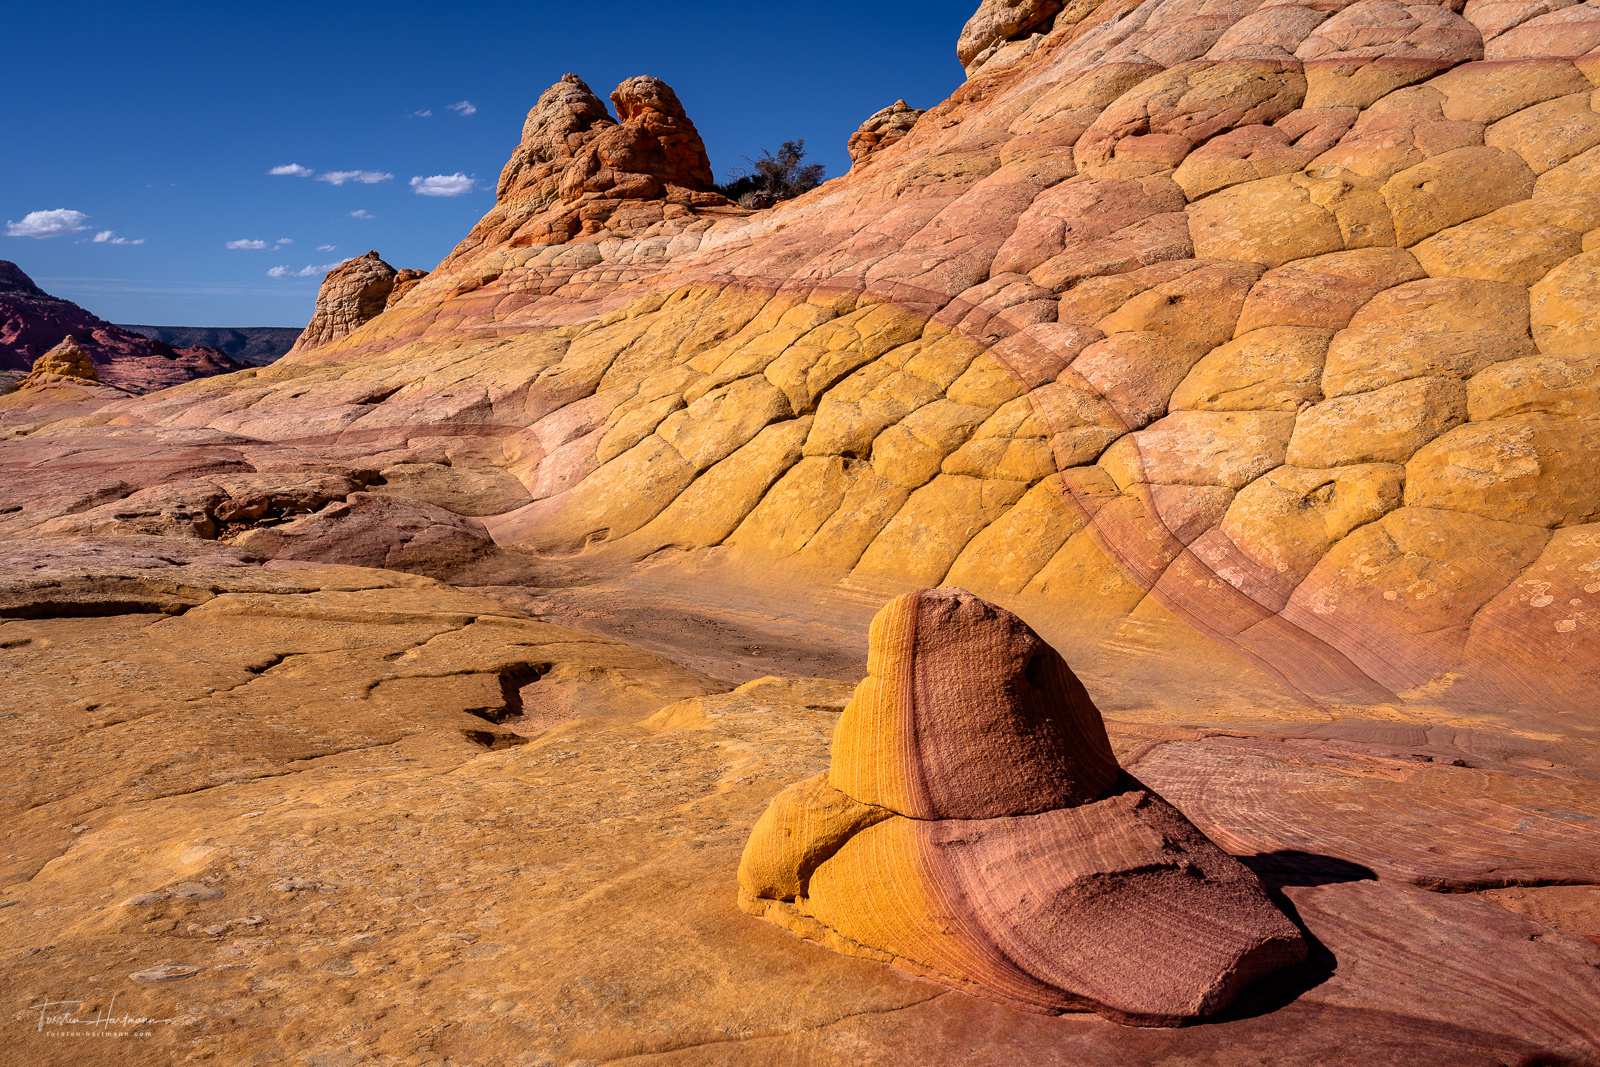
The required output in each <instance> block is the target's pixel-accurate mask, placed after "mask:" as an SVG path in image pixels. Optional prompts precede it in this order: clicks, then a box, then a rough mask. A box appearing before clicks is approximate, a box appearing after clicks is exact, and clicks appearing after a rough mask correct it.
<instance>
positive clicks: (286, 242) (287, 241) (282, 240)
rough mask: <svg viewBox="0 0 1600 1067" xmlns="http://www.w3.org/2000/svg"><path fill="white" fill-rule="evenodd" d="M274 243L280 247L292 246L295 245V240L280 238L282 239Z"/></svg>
mask: <svg viewBox="0 0 1600 1067" xmlns="http://www.w3.org/2000/svg"><path fill="white" fill-rule="evenodd" d="M272 243H273V244H275V245H279V246H282V245H292V244H294V240H293V238H289V237H280V238H278V239H277V240H276V241H274V242H272Z"/></svg>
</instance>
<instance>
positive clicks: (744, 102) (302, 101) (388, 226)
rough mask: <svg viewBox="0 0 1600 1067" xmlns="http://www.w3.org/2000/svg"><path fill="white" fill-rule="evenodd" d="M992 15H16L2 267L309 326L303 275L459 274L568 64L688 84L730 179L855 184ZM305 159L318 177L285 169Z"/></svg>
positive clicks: (655, 11)
mask: <svg viewBox="0 0 1600 1067" xmlns="http://www.w3.org/2000/svg"><path fill="white" fill-rule="evenodd" d="M976 7H977V0H915V2H913V0H869V2H859V0H858V2H854V3H850V2H838V0H813V2H811V3H807V4H782V5H774V4H765V3H756V2H745V3H723V2H682V3H677V4H667V3H660V2H654V3H643V2H631V0H613V2H611V3H608V4H604V5H594V6H592V7H589V6H584V5H579V4H572V3H563V4H551V3H539V2H522V3H514V4H513V3H479V4H472V5H467V4H447V3H439V2H431V3H423V2H412V0H386V2H384V3H369V2H365V0H361V2H344V0H323V2H320V3H303V2H278V3H268V4H260V5H244V4H226V3H225V4H216V3H207V4H200V3H137V2H123V3H73V2H71V0H57V2H55V3H51V4H34V5H26V6H25V5H22V4H15V5H10V7H9V9H8V12H7V16H6V24H7V26H6V36H7V38H8V39H9V44H10V47H8V48H7V57H6V63H5V64H4V65H3V67H0V92H3V93H4V97H3V98H4V99H5V100H7V101H8V107H7V116H6V122H5V130H6V137H5V153H4V155H5V164H4V166H3V167H0V222H4V223H5V224H6V227H5V230H4V231H3V235H0V259H9V260H13V261H15V262H16V263H17V264H18V265H19V266H21V267H22V269H23V270H24V271H26V272H27V273H28V274H30V275H32V276H33V278H34V279H35V280H36V281H38V282H39V284H40V285H41V286H42V287H43V288H45V289H46V290H48V291H50V292H52V293H55V294H57V295H58V296H63V297H66V298H67V299H69V300H74V301H76V302H78V303H79V304H82V305H83V306H84V307H86V308H88V309H89V310H90V311H92V312H94V313H95V314H97V315H100V316H101V317H103V318H106V319H110V320H111V321H113V322H135V323H150V324H154V325H174V326H299V325H302V324H304V323H305V322H306V320H307V319H309V318H310V315H311V308H312V303H313V301H314V300H315V297H316V290H317V284H318V283H319V282H320V280H321V270H317V269H313V270H311V271H309V272H307V271H306V268H322V269H326V266H327V265H328V264H331V263H337V262H338V261H340V260H341V259H344V258H346V257H349V256H354V255H360V254H362V253H363V252H366V251H367V250H368V249H369V248H372V249H377V250H378V252H379V253H380V254H381V255H382V256H383V257H384V258H385V259H386V260H388V261H389V262H390V263H392V264H394V265H395V266H396V267H421V268H431V267H433V266H434V265H435V264H436V263H438V261H439V260H440V259H442V258H443V257H444V256H445V254H446V253H448V252H449V250H450V249H451V247H453V246H454V245H455V243H456V242H457V241H458V240H460V239H461V238H462V237H463V236H465V235H466V233H467V231H468V230H469V229H470V228H471V226H472V224H473V223H474V222H475V221H477V219H478V218H479V217H480V216H481V215H482V214H483V213H484V212H485V211H487V210H488V208H489V207H490V206H491V205H492V204H493V202H494V186H495V180H496V179H497V177H498V176H499V172H500V167H501V166H502V165H503V164H504V163H505V161H506V158H507V157H508V156H509V155H510V152H511V149H512V148H513V147H514V146H515V145H516V142H517V139H518V137H519V135H520V133H521V128H522V121H523V118H524V116H525V115H526V114H527V111H528V109H529V108H530V107H532V106H533V104H534V102H535V101H536V100H537V99H538V96H539V94H540V93H541V92H542V91H543V90H544V89H545V88H546V87H548V86H549V85H550V84H551V83H552V82H554V81H556V80H557V79H559V78H560V77H561V75H562V74H564V73H566V72H567V71H569V70H570V71H573V72H574V73H576V74H578V75H579V76H580V77H582V78H583V79H584V80H585V81H587V82H588V83H589V84H590V86H591V87H593V88H594V90H595V92H597V93H598V94H599V95H601V96H602V97H605V96H607V95H608V94H609V93H610V91H611V89H612V88H614V87H615V86H616V85H617V83H618V82H620V81H622V80H623V79H624V78H627V77H631V76H633V75H635V74H653V75H655V76H657V77H659V78H662V79H664V80H665V81H667V82H668V83H669V84H670V85H672V86H673V88H674V89H676V90H677V93H678V96H679V98H680V99H681V100H682V101H683V102H684V106H685V107H686V108H687V109H688V112H689V116H690V118H692V119H693V120H694V122H695V124H696V125H697V126H698V127H699V129H700V132H701V134H702V136H703V137H704V138H705V141H706V147H707V150H708V152H709V154H710V156H711V164H712V168H713V169H714V170H715V171H716V174H717V177H718V179H719V180H722V179H724V178H726V176H727V175H728V173H729V172H730V171H731V170H733V169H734V168H736V167H738V166H740V165H741V164H742V162H743V160H742V157H744V156H755V155H758V154H759V153H760V151H761V150H762V149H763V148H770V149H776V148H777V147H778V146H779V144H780V143H781V142H783V141H785V140H790V139H794V138H801V137H803V138H805V140H806V147H807V149H808V150H809V151H810V153H811V156H812V158H814V159H818V160H820V161H821V162H823V163H825V164H826V165H827V167H828V173H829V175H831V176H837V175H840V174H843V173H844V172H845V171H846V170H847V169H848V167H849V157H848V156H847V155H846V154H845V141H846V139H847V138H848V137H849V135H850V133H851V132H852V131H853V130H854V129H855V127H856V126H857V125H858V124H859V123H860V122H861V120H862V119H864V118H866V117H867V116H868V115H869V114H871V113H872V112H873V111H876V110H877V109H878V108H880V107H883V106H885V105H888V104H891V103H893V102H894V101H895V100H896V99H897V98H904V99H906V100H907V101H908V102H910V103H911V104H912V105H914V106H916V107H923V108H926V107H931V106H932V105H933V104H934V103H936V102H938V101H939V100H942V99H944V98H945V97H946V96H948V95H949V94H950V93H951V92H952V91H953V90H954V89H955V88H956V87H957V86H958V85H960V83H961V80H962V73H961V67H960V65H959V64H958V63H957V61H956V58H955V42H956V37H957V35H958V33H959V32H960V30H961V26H962V24H963V23H964V22H965V21H966V19H967V18H968V17H969V16H970V15H971V14H972V12H973V10H975V9H976ZM452 105H457V106H455V107H452ZM426 112H431V114H424V113H426ZM290 165H295V166H298V167H299V168H302V169H304V170H306V171H309V172H310V173H309V174H307V175H303V176H294V175H276V176H275V175H273V174H270V173H269V171H271V170H272V169H274V168H284V167H288V166H290ZM340 172H360V173H357V174H354V175H349V176H347V177H345V179H344V180H343V181H342V182H340V181H338V177H337V176H338V175H339V173H340ZM380 175H388V176H389V177H384V178H382V179H381V180H377V179H378V176H380ZM453 176H459V177H453ZM363 178H365V179H368V180H363ZM428 178H438V179H439V180H437V181H435V182H433V183H432V185H431V186H430V188H431V189H432V191H434V192H442V193H449V192H456V191H458V190H459V189H461V188H463V187H465V186H467V185H468V184H469V183H470V186H471V190H470V191H468V192H465V193H461V194H460V195H421V194H419V193H418V192H417V190H416V189H415V188H414V187H413V179H428ZM36 212H43V213H46V214H34V213H36ZM30 216H32V217H31V218H30ZM52 232H53V233H56V234H57V235H56V236H42V237H33V236H25V235H23V236H15V235H14V234H28V233H52ZM230 242H234V243H239V242H245V243H246V244H244V245H242V246H240V247H234V248H229V247H228V244H229V243H230ZM255 243H259V244H260V245H262V246H264V247H255V246H254V244H255ZM275 268H276V270H275ZM302 272H305V273H303V274H302ZM274 275H275V276H274Z"/></svg>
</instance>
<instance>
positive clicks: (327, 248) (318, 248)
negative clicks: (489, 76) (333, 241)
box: [317, 245, 339, 252]
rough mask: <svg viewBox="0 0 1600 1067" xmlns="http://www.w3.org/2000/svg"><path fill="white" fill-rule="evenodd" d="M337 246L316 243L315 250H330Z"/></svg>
mask: <svg viewBox="0 0 1600 1067" xmlns="http://www.w3.org/2000/svg"><path fill="white" fill-rule="evenodd" d="M338 247H339V246H338V245H318V246H317V251H318V252H332V251H333V250H334V249H336V248H338Z"/></svg>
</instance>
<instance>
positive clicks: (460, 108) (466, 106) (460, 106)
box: [446, 100, 478, 115]
mask: <svg viewBox="0 0 1600 1067" xmlns="http://www.w3.org/2000/svg"><path fill="white" fill-rule="evenodd" d="M446 106H448V107H449V108H450V110H451V111H454V112H455V113H456V114H457V115H476V114H477V113H478V109H477V108H476V107H474V106H473V105H472V103H471V102H470V101H467V100H459V101H457V102H456V103H454V104H449V105H446Z"/></svg>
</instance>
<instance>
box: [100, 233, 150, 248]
mask: <svg viewBox="0 0 1600 1067" xmlns="http://www.w3.org/2000/svg"><path fill="white" fill-rule="evenodd" d="M94 243H95V244H97V245H142V244H144V238H143V237H140V238H137V239H134V240H129V239H128V238H126V237H118V236H117V234H116V231H115V230H101V231H100V232H99V233H97V234H95V235H94Z"/></svg>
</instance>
